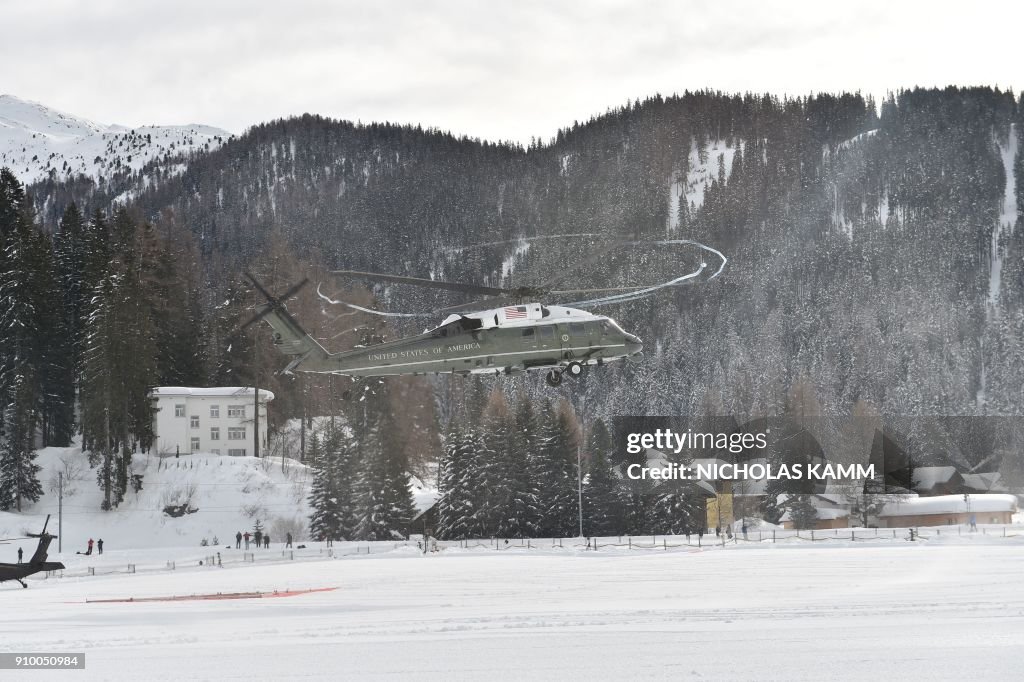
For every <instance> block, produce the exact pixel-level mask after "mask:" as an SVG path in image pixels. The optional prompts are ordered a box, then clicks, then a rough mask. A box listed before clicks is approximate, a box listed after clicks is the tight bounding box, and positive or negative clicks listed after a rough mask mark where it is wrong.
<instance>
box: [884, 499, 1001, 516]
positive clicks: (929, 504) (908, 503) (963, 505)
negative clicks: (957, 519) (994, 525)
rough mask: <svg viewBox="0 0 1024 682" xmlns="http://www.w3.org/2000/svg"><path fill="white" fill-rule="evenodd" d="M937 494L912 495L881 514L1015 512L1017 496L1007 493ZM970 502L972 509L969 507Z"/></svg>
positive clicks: (886, 506)
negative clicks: (965, 498) (966, 496)
mask: <svg viewBox="0 0 1024 682" xmlns="http://www.w3.org/2000/svg"><path fill="white" fill-rule="evenodd" d="M968 498H969V499H970V502H967V501H965V500H964V496H963V495H935V496H934V497H910V498H907V499H905V500H902V501H899V502H890V503H889V504H887V505H885V507H884V508H883V509H882V511H881V513H880V514H879V516H917V515H918V514H965V513H967V512H968V511H970V512H971V513H974V512H1004V511H1005V512H1015V511H1017V498H1016V497H1014V496H1013V495H1006V494H980V495H975V494H972V495H968ZM968 504H969V505H970V509H968V508H967V507H968Z"/></svg>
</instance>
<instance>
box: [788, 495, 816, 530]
mask: <svg viewBox="0 0 1024 682" xmlns="http://www.w3.org/2000/svg"><path fill="white" fill-rule="evenodd" d="M787 506H788V507H789V515H790V518H791V519H792V520H793V527H794V528H796V529H797V530H810V529H813V528H814V527H815V526H816V525H817V523H818V510H817V509H815V508H814V505H813V504H811V499H810V496H809V495H804V494H800V495H794V496H793V497H792V498H791V499H790V500H789V501H788V504H787Z"/></svg>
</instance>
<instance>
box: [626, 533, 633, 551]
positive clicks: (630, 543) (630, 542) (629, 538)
mask: <svg viewBox="0 0 1024 682" xmlns="http://www.w3.org/2000/svg"><path fill="white" fill-rule="evenodd" d="M626 540H628V541H629V548H630V549H633V538H632V536H629V537H627V538H626Z"/></svg>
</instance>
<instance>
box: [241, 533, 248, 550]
mask: <svg viewBox="0 0 1024 682" xmlns="http://www.w3.org/2000/svg"><path fill="white" fill-rule="evenodd" d="M242 537H244V538H245V548H246V549H249V531H245V535H243V536H242Z"/></svg>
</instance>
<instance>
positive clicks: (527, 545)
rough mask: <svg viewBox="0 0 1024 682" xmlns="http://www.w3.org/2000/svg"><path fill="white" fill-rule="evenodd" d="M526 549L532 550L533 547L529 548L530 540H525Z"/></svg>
mask: <svg viewBox="0 0 1024 682" xmlns="http://www.w3.org/2000/svg"><path fill="white" fill-rule="evenodd" d="M526 549H533V547H531V546H530V539H529V538H527V539H526Z"/></svg>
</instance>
